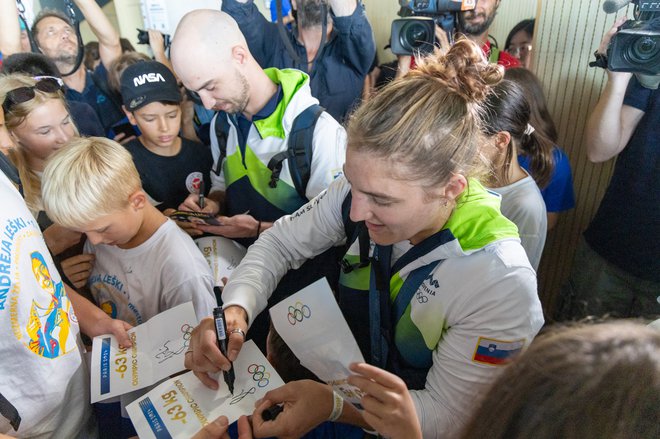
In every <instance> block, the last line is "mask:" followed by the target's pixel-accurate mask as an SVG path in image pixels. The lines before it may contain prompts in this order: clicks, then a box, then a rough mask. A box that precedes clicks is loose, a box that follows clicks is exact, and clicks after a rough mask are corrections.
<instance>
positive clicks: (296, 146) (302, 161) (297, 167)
mask: <svg viewBox="0 0 660 439" xmlns="http://www.w3.org/2000/svg"><path fill="white" fill-rule="evenodd" d="M324 111H325V109H324V108H323V107H321V106H320V105H318V104H313V105H311V106H309V107H307V108H306V109H305V110H303V112H302V113H300V114H299V115H298V116H296V118H295V119H294V120H293V126H292V127H291V132H289V140H288V148H287V151H286V152H281V153H279V154H275V155H274V156H273V158H271V159H270V161H269V162H268V169H270V171H271V179H270V183H269V185H270V187H272V188H275V187H277V182H278V181H279V179H280V172H282V162H283V161H284V160H285V159H287V160H288V162H289V173H290V174H291V179H292V180H293V185H294V186H295V188H296V191H297V192H298V195H300V196H301V197H302V198H304V199H307V195H306V191H307V183H308V182H309V177H310V175H311V169H312V151H313V148H312V144H313V141H314V129H315V127H316V122H317V121H318V119H319V117H320V116H321V113H323V112H324Z"/></svg>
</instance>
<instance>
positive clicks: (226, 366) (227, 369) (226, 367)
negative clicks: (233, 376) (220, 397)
mask: <svg viewBox="0 0 660 439" xmlns="http://www.w3.org/2000/svg"><path fill="white" fill-rule="evenodd" d="M221 369H222V370H223V371H225V372H229V369H231V365H229V364H227V365H225V366H222V368H221Z"/></svg>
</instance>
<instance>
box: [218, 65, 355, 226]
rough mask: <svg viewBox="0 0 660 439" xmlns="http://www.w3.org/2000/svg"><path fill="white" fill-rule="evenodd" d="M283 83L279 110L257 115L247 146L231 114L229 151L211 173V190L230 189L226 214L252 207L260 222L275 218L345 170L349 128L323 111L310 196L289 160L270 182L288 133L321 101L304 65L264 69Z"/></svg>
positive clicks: (314, 147)
mask: <svg viewBox="0 0 660 439" xmlns="http://www.w3.org/2000/svg"><path fill="white" fill-rule="evenodd" d="M264 72H265V73H266V74H267V75H268V77H269V78H270V79H271V80H272V81H273V82H274V83H276V84H279V85H281V87H282V99H281V100H280V102H279V103H278V105H277V107H276V108H275V111H273V113H272V114H271V115H270V116H268V117H266V118H265V119H260V120H255V121H253V123H252V126H251V127H250V132H249V134H248V137H247V140H246V145H245V148H244V149H243V148H241V147H240V145H239V137H238V132H237V127H236V126H234V123H233V121H232V120H231V118H228V121H229V126H230V129H229V133H228V137H227V156H226V158H225V160H224V163H223V165H222V168H221V172H220V174H219V175H216V174H215V173H211V180H212V188H211V191H224V192H226V202H227V214H228V215H230V216H231V215H237V214H240V213H243V212H245V211H247V210H249V211H250V214H251V215H252V216H254V217H255V218H256V219H258V220H260V221H275V220H276V219H278V218H280V217H281V216H283V215H286V214H290V213H293V212H295V211H296V210H297V209H298V208H299V207H300V206H302V205H303V204H305V203H307V201H308V200H311V199H312V198H314V197H315V196H316V195H318V194H319V193H320V192H321V191H323V190H324V189H326V188H327V187H328V185H329V184H330V183H331V182H332V180H334V179H335V178H336V177H337V176H339V175H341V174H342V167H343V165H344V160H345V156H346V132H345V130H344V128H343V127H342V126H341V125H339V123H338V122H337V121H336V120H334V119H333V118H332V116H330V115H329V114H328V113H325V112H324V113H322V114H321V116H320V117H319V119H318V121H317V123H316V127H315V128H314V136H313V137H314V140H313V144H312V163H311V171H310V178H309V182H308V184H307V188H306V196H307V199H304V198H302V197H301V196H300V195H299V194H298V192H297V191H296V189H295V186H294V184H293V181H292V179H291V174H290V172H289V164H288V161H287V160H285V161H284V162H283V163H282V171H281V173H280V180H279V182H278V183H277V186H276V187H275V188H272V187H270V186H269V182H270V179H271V171H270V170H269V169H268V162H269V161H270V159H271V158H272V157H273V156H274V155H276V154H278V153H280V152H282V151H286V150H287V148H288V136H289V132H290V131H291V128H292V124H293V121H294V119H295V118H296V116H298V114H300V113H301V112H302V111H303V110H305V109H306V108H307V107H309V106H310V105H312V104H318V100H317V99H315V98H313V97H312V95H311V91H310V87H309V76H308V75H307V74H305V73H303V72H301V71H300V70H295V69H283V70H279V69H275V68H270V69H266V70H264ZM211 152H212V154H213V162H214V163H217V161H218V158H219V156H220V149H219V146H218V140H217V138H216V136H215V133H214V132H213V129H211Z"/></svg>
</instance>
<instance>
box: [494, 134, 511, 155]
mask: <svg viewBox="0 0 660 439" xmlns="http://www.w3.org/2000/svg"><path fill="white" fill-rule="evenodd" d="M509 143H511V133H510V132H508V131H499V132H498V133H497V134H495V146H496V147H497V149H498V151H499V152H500V153H505V152H506V151H507V149H508V148H509Z"/></svg>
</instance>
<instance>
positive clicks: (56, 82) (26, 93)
mask: <svg viewBox="0 0 660 439" xmlns="http://www.w3.org/2000/svg"><path fill="white" fill-rule="evenodd" d="M34 79H36V80H37V83H36V84H34V85H33V86H32V87H18V88H15V89H13V90H11V91H9V92H7V96H5V100H4V102H3V103H2V109H3V110H4V112H5V113H9V112H10V111H11V109H12V107H13V106H14V105H18V104H22V103H24V102H27V101H29V100H32V99H34V96H35V90H39V91H43V92H45V93H54V92H56V91H59V90H61V89H62V86H63V85H64V84H63V82H62V80H61V79H60V78H56V77H55V76H35V77H34Z"/></svg>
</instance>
